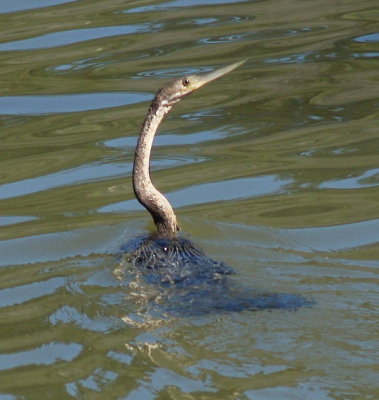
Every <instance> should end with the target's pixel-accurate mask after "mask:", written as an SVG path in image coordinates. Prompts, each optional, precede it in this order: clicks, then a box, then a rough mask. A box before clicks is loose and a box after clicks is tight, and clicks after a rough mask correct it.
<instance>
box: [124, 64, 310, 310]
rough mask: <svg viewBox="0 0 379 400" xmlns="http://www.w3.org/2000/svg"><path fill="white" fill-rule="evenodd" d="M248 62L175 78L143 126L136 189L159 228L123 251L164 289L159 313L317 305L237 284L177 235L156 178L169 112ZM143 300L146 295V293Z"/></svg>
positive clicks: (153, 304)
mask: <svg viewBox="0 0 379 400" xmlns="http://www.w3.org/2000/svg"><path fill="white" fill-rule="evenodd" d="M243 63H244V61H240V62H237V63H234V64H231V65H228V66H226V67H223V68H220V69H217V70H215V71H212V72H209V73H205V74H202V75H189V76H185V77H183V78H178V79H174V80H172V81H170V82H169V83H168V84H167V85H166V86H164V87H163V88H162V89H160V90H159V91H158V93H157V94H156V96H155V98H154V100H153V102H152V103H151V105H150V107H149V110H148V113H147V115H146V117H145V120H144V123H143V125H142V128H141V133H140V136H139V139H138V143H137V147H136V152H135V157H134V164H133V189H134V193H135V195H136V197H137V199H138V201H139V202H140V203H141V204H142V205H143V206H144V207H145V208H146V209H147V210H148V211H149V213H150V214H151V216H152V218H153V221H154V224H155V227H156V232H155V233H154V234H152V235H149V236H148V237H143V238H140V239H138V240H137V241H135V242H133V243H129V244H128V245H126V246H124V247H123V248H122V251H123V253H124V252H125V253H127V254H128V256H127V258H126V260H127V262H128V264H129V265H131V266H132V267H133V268H134V270H133V273H134V274H136V279H137V280H138V278H140V277H142V278H143V281H144V282H146V283H148V284H149V285H153V286H155V287H158V288H159V289H158V290H159V296H156V297H155V296H154V297H153V298H152V299H151V301H149V309H150V310H151V312H152V313H153V314H156V313H157V312H158V313H163V314H169V315H178V316H179V315H180V316H183V315H187V316H190V315H202V314H207V313H209V312H211V311H212V310H217V311H218V312H221V311H223V312H225V311H228V312H229V311H242V310H245V309H248V310H261V309H273V308H283V309H295V308H298V307H301V306H306V305H310V304H312V303H311V302H310V301H308V300H307V299H304V298H303V297H301V296H296V295H287V294H268V293H262V292H260V293H258V292H255V293H252V292H251V290H250V289H246V288H244V287H240V286H237V285H236V284H235V282H234V281H233V280H232V279H230V278H229V277H230V276H231V275H233V274H234V271H233V269H232V268H230V267H228V266H227V265H226V264H225V263H223V262H219V261H215V260H213V259H212V258H210V257H208V256H207V255H206V253H205V252H204V251H203V250H202V249H200V248H199V247H198V246H196V245H195V244H194V243H192V241H190V240H188V239H186V238H184V237H182V236H178V235H177V232H178V231H179V225H178V222H177V219H176V216H175V213H174V210H173V208H172V206H171V204H170V203H169V201H168V200H167V199H166V197H165V196H164V195H163V194H162V193H160V192H159V191H158V189H156V187H155V186H154V185H153V183H152V181H151V178H150V156H151V149H152V145H153V140H154V136H155V133H156V131H157V129H158V127H159V124H160V123H161V122H162V120H163V118H164V116H165V115H166V114H167V113H168V112H169V111H170V110H171V108H172V107H173V106H174V104H176V103H177V102H178V101H180V100H181V99H182V98H183V97H184V96H186V95H188V94H190V93H192V92H193V91H195V90H197V89H198V88H200V87H201V86H203V85H205V84H206V83H208V82H210V81H213V80H214V79H217V78H219V77H221V76H223V75H225V74H226V73H228V72H230V71H232V70H233V69H235V68H237V67H238V66H240V65H241V64H243ZM137 286H139V285H137ZM141 290H143V288H142V289H141ZM141 298H143V299H145V298H146V293H142V295H141Z"/></svg>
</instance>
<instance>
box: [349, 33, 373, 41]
mask: <svg viewBox="0 0 379 400" xmlns="http://www.w3.org/2000/svg"><path fill="white" fill-rule="evenodd" d="M354 41H355V42H359V43H377V42H379V33H371V34H369V35H363V36H358V37H356V38H354Z"/></svg>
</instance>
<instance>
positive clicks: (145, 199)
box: [133, 98, 179, 236]
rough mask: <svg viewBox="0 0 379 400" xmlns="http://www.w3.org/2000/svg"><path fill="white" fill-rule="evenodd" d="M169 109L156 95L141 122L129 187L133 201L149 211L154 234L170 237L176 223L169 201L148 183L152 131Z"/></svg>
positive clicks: (153, 131) (174, 230) (175, 227)
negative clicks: (136, 201) (154, 228)
mask: <svg viewBox="0 0 379 400" xmlns="http://www.w3.org/2000/svg"><path fill="white" fill-rule="evenodd" d="M170 109H171V106H170V105H167V104H164V103H163V102H160V101H159V100H158V99H157V98H155V99H154V100H153V102H152V103H151V106H150V108H149V111H148V113H147V115H146V118H145V121H144V123H143V125H142V129H141V133H140V136H139V139H138V143H137V148H136V152H135V156H134V165H133V190H134V193H135V195H136V197H137V200H138V201H139V202H140V203H141V204H142V205H143V206H144V207H145V208H146V209H147V210H148V211H149V213H150V214H151V216H152V217H153V220H154V223H155V226H156V228H157V231H158V233H160V234H161V235H164V236H174V235H175V233H176V232H177V231H178V230H179V226H178V224H177V222H176V216H175V213H174V210H173V208H172V207H171V204H170V203H169V201H168V200H167V199H166V197H164V196H163V194H162V193H160V192H159V191H158V190H157V189H156V188H155V186H154V185H153V183H152V182H151V179H150V172H149V165H150V154H151V147H152V145H153V140H154V136H155V133H156V131H157V129H158V126H159V124H160V123H161V121H162V119H163V118H164V116H165V115H166V114H167V113H168V111H170Z"/></svg>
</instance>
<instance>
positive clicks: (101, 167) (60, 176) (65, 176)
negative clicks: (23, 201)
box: [0, 157, 204, 199]
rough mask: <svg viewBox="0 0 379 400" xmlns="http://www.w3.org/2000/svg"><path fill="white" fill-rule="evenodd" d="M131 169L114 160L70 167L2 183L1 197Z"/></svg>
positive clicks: (168, 163)
mask: <svg viewBox="0 0 379 400" xmlns="http://www.w3.org/2000/svg"><path fill="white" fill-rule="evenodd" d="M201 161H204V159H203V158H198V157H176V158H175V159H162V160H154V161H152V162H151V166H152V168H156V169H157V170H159V169H162V168H173V167H177V166H181V165H187V164H193V163H197V162H201ZM131 170H132V164H131V163H115V162H114V163H104V164H98V163H97V164H87V165H82V166H80V167H76V168H70V169H66V170H62V171H59V172H55V173H52V174H47V175H43V176H38V177H36V178H29V179H24V180H19V181H17V182H11V183H6V184H3V185H0V199H9V198H14V197H20V196H26V195H28V194H32V193H37V192H42V191H45V190H49V189H53V188H58V187H63V186H70V185H77V184H83V183H88V182H95V181H99V180H102V179H108V178H116V177H121V176H126V175H130V174H131Z"/></svg>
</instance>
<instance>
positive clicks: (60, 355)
mask: <svg viewBox="0 0 379 400" xmlns="http://www.w3.org/2000/svg"><path fill="white" fill-rule="evenodd" d="M82 348H83V346H82V345H80V344H78V343H69V344H67V343H57V342H52V343H48V344H44V345H42V346H41V347H38V348H35V349H32V350H27V351H20V352H18V353H9V354H0V370H1V371H5V370H8V369H13V368H17V367H23V366H26V365H52V364H55V363H57V362H59V361H72V360H74V359H75V358H76V357H77V356H78V355H79V354H80V353H81V351H82Z"/></svg>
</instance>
